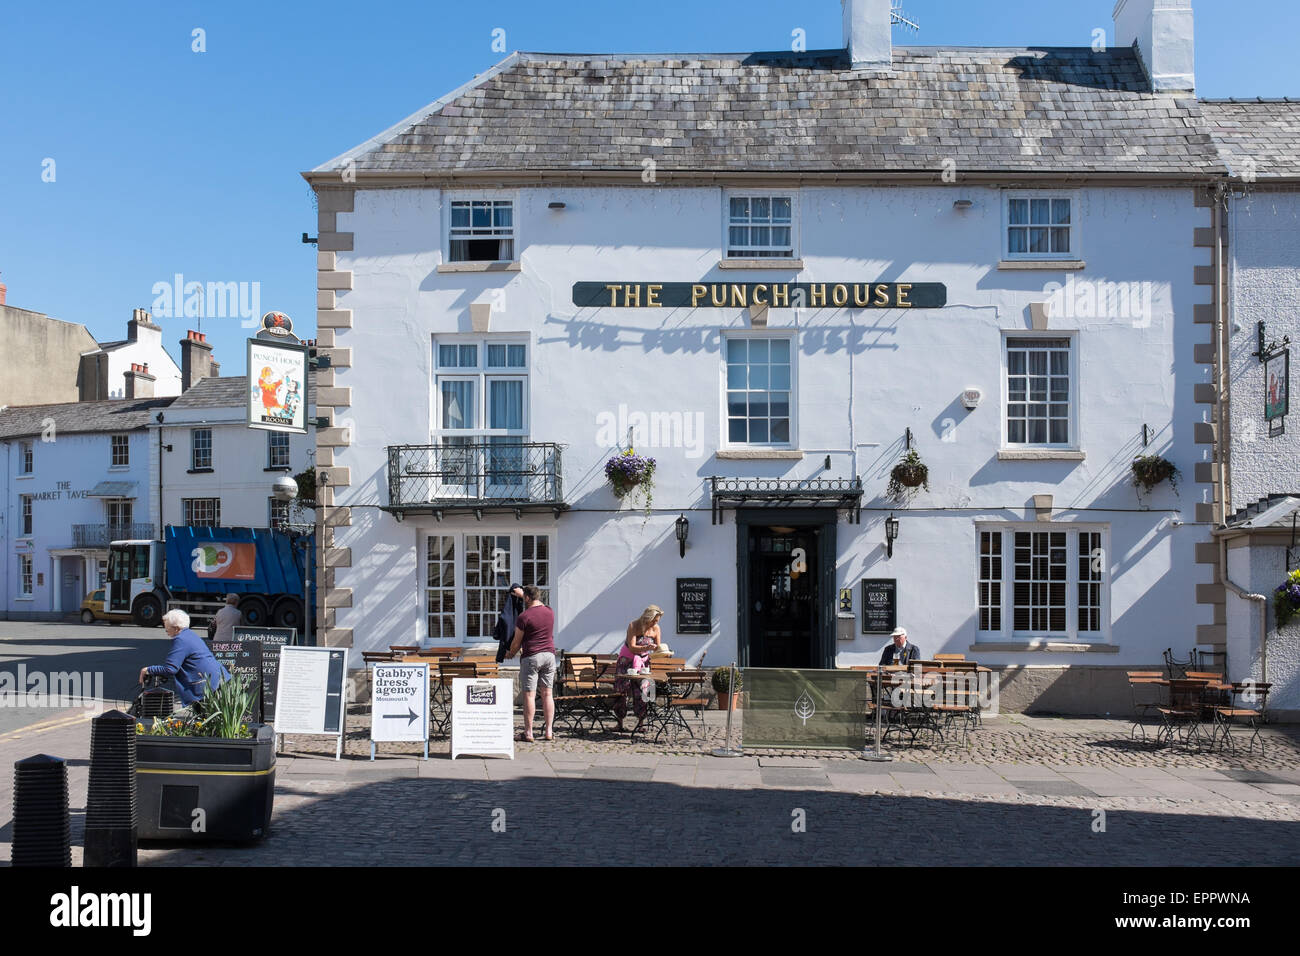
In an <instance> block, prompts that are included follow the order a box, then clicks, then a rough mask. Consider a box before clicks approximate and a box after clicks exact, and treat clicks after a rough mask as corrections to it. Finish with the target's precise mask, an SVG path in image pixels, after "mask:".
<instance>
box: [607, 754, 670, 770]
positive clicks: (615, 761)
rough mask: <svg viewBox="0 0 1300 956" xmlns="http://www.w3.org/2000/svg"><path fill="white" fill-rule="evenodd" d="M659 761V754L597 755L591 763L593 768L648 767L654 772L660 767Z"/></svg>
mask: <svg viewBox="0 0 1300 956" xmlns="http://www.w3.org/2000/svg"><path fill="white" fill-rule="evenodd" d="M659 759H660V758H659V756H658V755H657V754H639V753H621V754H596V755H595V756H594V757H593V758H592V761H591V763H592V766H593V767H647V768H650V769H652V770H653V769H654V768H655V767H657V766H659Z"/></svg>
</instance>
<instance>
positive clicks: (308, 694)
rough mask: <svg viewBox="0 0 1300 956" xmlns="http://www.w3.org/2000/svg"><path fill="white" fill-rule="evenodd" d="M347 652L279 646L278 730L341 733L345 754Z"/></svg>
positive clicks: (337, 753) (338, 755)
mask: <svg viewBox="0 0 1300 956" xmlns="http://www.w3.org/2000/svg"><path fill="white" fill-rule="evenodd" d="M347 663H348V652H347V651H346V650H344V649H342V648H335V647H293V646H289V645H285V646H284V647H281V648H280V677H279V681H278V684H277V687H276V701H277V703H276V715H275V732H276V733H277V734H313V735H323V736H329V737H338V744H337V747H336V750H335V754H334V759H335V760H338V759H340V758H341V757H342V756H343V725H344V720H345V718H346V716H347V713H346V708H345V707H344V701H345V700H346V699H347V696H346V692H345V682H346V680H347Z"/></svg>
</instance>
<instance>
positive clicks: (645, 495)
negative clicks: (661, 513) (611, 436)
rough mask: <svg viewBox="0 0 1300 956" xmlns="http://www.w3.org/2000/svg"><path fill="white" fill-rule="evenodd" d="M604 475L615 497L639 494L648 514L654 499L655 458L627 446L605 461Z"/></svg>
mask: <svg viewBox="0 0 1300 956" xmlns="http://www.w3.org/2000/svg"><path fill="white" fill-rule="evenodd" d="M605 477H606V478H608V479H609V482H610V485H611V486H612V487H613V491H614V495H615V497H617V498H625V497H627V496H628V495H630V494H639V495H640V496H641V498H642V500H643V501H644V503H645V513H646V515H649V514H650V505H651V502H653V501H654V490H655V489H654V481H655V460H654V459H653V458H649V457H647V456H645V455H638V454H637V453H636V452H635V451H633V450H632V449H631V448H629V449H628V450H627V451H625V452H621V453H619V454H617V455H615V456H613V457H612V458H610V459H609V460H608V461H607V462H605Z"/></svg>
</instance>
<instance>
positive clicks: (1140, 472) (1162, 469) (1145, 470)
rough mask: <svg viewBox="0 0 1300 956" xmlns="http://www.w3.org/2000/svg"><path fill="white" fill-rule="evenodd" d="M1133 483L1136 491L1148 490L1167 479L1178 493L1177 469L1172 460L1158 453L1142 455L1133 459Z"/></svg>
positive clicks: (1175, 492)
mask: <svg viewBox="0 0 1300 956" xmlns="http://www.w3.org/2000/svg"><path fill="white" fill-rule="evenodd" d="M1132 469H1133V484H1135V485H1137V487H1138V493H1139V494H1141V493H1142V492H1144V491H1146V492H1150V491H1151V489H1152V488H1154V487H1155V486H1156V485H1158V484H1160V482H1162V481H1165V480H1168V481H1169V486H1170V487H1171V488H1173V489H1174V494H1178V478H1179V474H1180V473H1179V471H1178V468H1177V467H1176V466H1175V465H1174V463H1173V462H1172V461H1170V460H1169V459H1167V458H1162V457H1161V456H1160V455H1142V456H1141V457H1139V458H1134V459H1133V465H1132Z"/></svg>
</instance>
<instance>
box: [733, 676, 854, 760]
mask: <svg viewBox="0 0 1300 956" xmlns="http://www.w3.org/2000/svg"><path fill="white" fill-rule="evenodd" d="M740 686H741V689H742V691H743V692H744V695H745V701H744V705H743V706H744V709H745V719H744V722H743V724H742V727H743V729H742V731H741V734H742V740H741V743H742V745H743V746H744V747H747V748H748V747H763V748H769V747H770V748H775V749H793V750H861V749H862V748H863V744H864V741H865V740H866V707H867V700H866V688H867V683H866V680H865V679H864V677H863V675H862V674H861V673H860V672H858V671H842V670H787V669H784V668H771V667H746V668H744V669H743V670H742V672H741V681H740Z"/></svg>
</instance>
